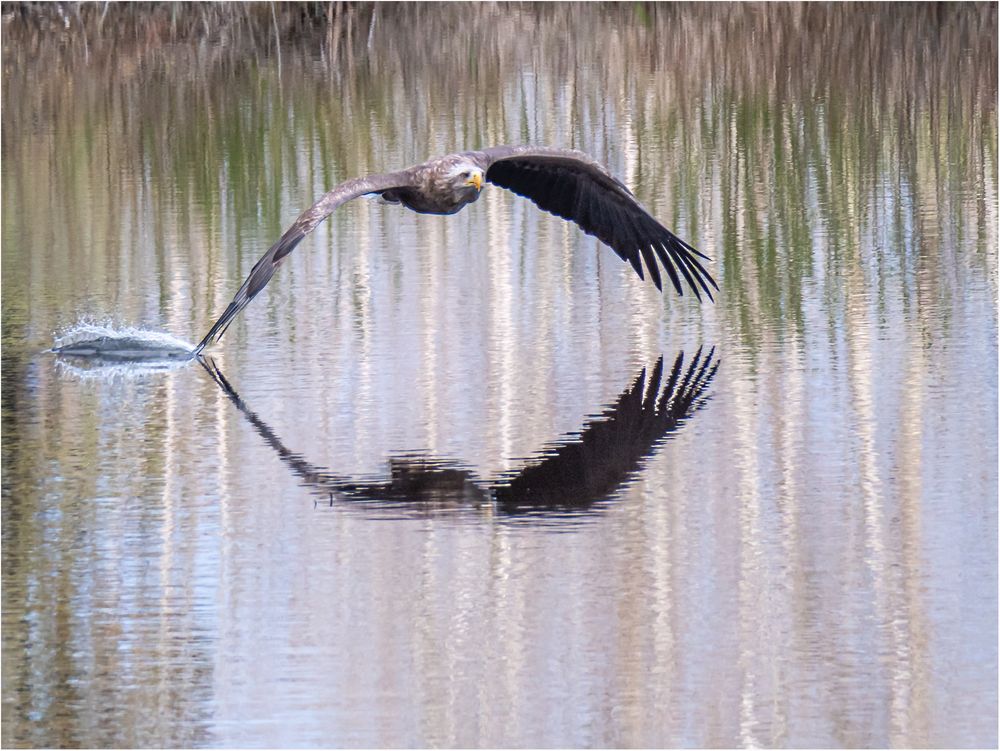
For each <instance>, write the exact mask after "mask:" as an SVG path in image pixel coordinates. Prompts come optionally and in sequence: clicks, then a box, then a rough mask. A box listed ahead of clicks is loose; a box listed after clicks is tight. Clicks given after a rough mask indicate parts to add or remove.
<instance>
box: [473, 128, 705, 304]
mask: <svg viewBox="0 0 1000 751" xmlns="http://www.w3.org/2000/svg"><path fill="white" fill-rule="evenodd" d="M473 153H475V154H476V155H477V156H478V155H482V156H481V157H480V158H478V159H477V161H479V162H480V165H481V166H482V167H483V169H485V170H486V179H487V181H489V182H491V183H493V184H494V185H499V186H500V187H501V188H507V189H508V190H511V191H513V192H514V193H517V194H518V195H522V196H524V197H525V198H530V199H531V200H532V201H534V202H535V203H536V204H537V205H538V206H539V207H540V208H542V209H544V210H545V211H548V212H551V213H553V214H555V215H556V216H559V217H562V218H563V219H569V220H570V221H572V222H575V223H576V224H577V225H579V226H580V228H581V229H582V230H583V231H584V232H586V233H587V234H589V235H594V236H595V237H596V238H598V239H599V240H600V241H601V242H603V243H604V244H605V245H607V246H608V247H610V248H611V249H612V250H614V251H615V253H617V254H618V255H619V257H621V259H622V260H624V261H628V262H629V263H630V264H632V268H633V269H635V272H636V273H637V274H638V275H639V278H640V279H642V278H644V277H643V272H642V263H641V262H640V257H641V259H642V260H643V261H645V262H646V269H647V270H648V271H649V276H650V277H651V278H652V280H653V283H654V284H655V285H656V287H657V289H663V285H662V282H661V280H660V269H659V266H658V265H657V260H659V264H660V265H662V266H663V268H664V270H665V271H666V272H667V275H668V276H669V277H670V281H671V282H672V283H673V285H674V289H676V290H677V293H678V294H681V295H683V294H684V290H683V288H682V287H681V280H680V277H679V276H678V274H677V272H678V271H680V273H681V275H683V277H684V279H685V280H686V281H687V283H688V285H689V286H690V287H691V289H692V291H693V292H694V294H695V297H697V298H698V299H699V300H700V299H701V291H704V292H705V294H706V295H708V298H709V299H713V298H712V289H711V288H712V287H714V288H715V289H718V288H719V287H718V285H717V284H716V283H715V280H714V279H713V278H712V275H711V274H709V273H708V272H707V271H706V270H705V267H704V266H702V265H701V262H700V261H699V260H698V259H699V258H704V259H706V260H707V259H708V257H707V256H704V255H702V254H701V253H699V252H698V251H697V250H695V249H694V248H692V247H691V246H690V245H688V244H687V243H686V242H684V241H683V240H681V239H680V238H679V237H677V236H676V235H675V234H673V233H672V232H671V231H670V230H668V229H667V228H666V227H664V226H663V225H662V224H660V223H659V222H658V221H657V220H656V219H655V218H654V217H653V216H652V215H651V214H650V213H649V212H648V211H646V209H644V208H643V206H642V204H641V203H639V202H638V201H637V200H636V198H635V196H633V195H632V192H631V191H630V190H629V189H628V188H626V187H625V186H624V185H623V184H622V183H621V182H620V181H619V180H618V179H616V178H615V177H613V176H612V175H611V174H610V173H609V172H608V171H607V170H606V169H605V168H604V167H603V166H602V165H601V164H600V163H598V162H595V161H594V160H593V159H591V158H590V157H588V156H587V155H586V154H584V153H582V152H580V151H572V150H568V149H551V148H545V147H532V146H497V147H495V148H491V149H485V150H483V151H479V152H473ZM483 157H485V158H483ZM699 288H700V290H699Z"/></svg>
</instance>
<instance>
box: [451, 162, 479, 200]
mask: <svg viewBox="0 0 1000 751" xmlns="http://www.w3.org/2000/svg"><path fill="white" fill-rule="evenodd" d="M448 179H449V182H450V183H451V189H452V191H454V193H455V194H456V195H457V196H461V198H462V199H463V201H465V202H466V203H471V202H472V201H475V200H476V199H477V198H479V191H481V190H482V189H483V182H484V180H485V175H484V174H483V170H482V168H480V167H478V166H477V165H475V164H473V163H472V162H468V161H464V160H463V161H461V162H458V163H456V164H455V166H454V167H452V168H451V170H449V172H448Z"/></svg>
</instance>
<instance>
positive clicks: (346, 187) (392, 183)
mask: <svg viewBox="0 0 1000 751" xmlns="http://www.w3.org/2000/svg"><path fill="white" fill-rule="evenodd" d="M411 184H412V176H411V172H410V171H409V170H404V171H402V172H389V173H386V174H384V175H374V176H372V177H359V178H355V179H353V180H347V181H346V182H343V183H341V184H340V185H338V186H337V187H336V188H334V189H333V190H331V191H330V192H329V193H327V194H325V195H324V196H323V197H322V198H320V199H319V200H318V201H316V203H314V204H313V205H312V206H310V207H309V208H308V209H306V211H304V212H303V213H302V215H301V216H300V217H299V218H298V219H296V220H295V223H294V224H292V226H291V227H289V228H288V229H287V230H286V231H285V234H283V235H282V236H281V237H280V238H278V241H277V242H276V243H275V244H274V245H272V246H271V247H270V248H269V249H268V251H267V253H265V254H264V255H263V256H262V257H261V259H260V260H259V261H257V263H255V264H254V267H253V269H252V270H251V271H250V275H249V276H248V277H247V278H246V281H244V282H243V286H242V287H240V288H239V291H238V292H237V293H236V296H235V297H234V298H233V301H232V302H231V303H229V307H227V308H226V311H225V312H224V313H223V314H222V315H221V316H220V317H219V320H218V321H216V322H215V324H214V325H213V326H212V328H211V329H210V330H209V332H208V333H207V334H206V335H205V338H204V339H202V340H201V342H200V343H199V344H198V346H197V347H195V349H194V354H196V355H197V354H198V353H199V352H201V351H202V350H203V349H205V347H207V346H208V345H209V344H211V343H212V342H213V341H218V340H219V339H221V338H222V335H223V334H224V333H226V328H227V327H228V326H229V324H230V323H232V321H233V319H234V318H235V317H236V316H237V315H238V314H239V312H240V311H241V310H243V308H245V307H246V306H247V305H248V304H249V303H250V301H251V300H252V299H253V298H254V297H256V295H257V293H258V292H260V291H261V290H262V289H264V287H266V286H267V283H268V282H269V281H270V280H271V277H272V276H274V272H275V271H276V270H277V269H278V266H280V265H281V262H282V261H283V260H284V259H285V257H286V256H287V255H288V254H289V253H291V252H292V251H293V250H295V246H296V245H298V244H299V242H301V240H302V238H304V237H305V236H306V235H308V234H309V233H310V232H312V231H313V230H314V229H315V228H316V225H318V224H319V223H320V222H322V221H323V220H324V219H326V218H327V217H328V216H330V214H331V213H333V210H334V209H336V208H337V207H338V206H340V205H341V204H344V203H347V202H348V201H350V200H352V199H354V198H359V197H360V196H364V195H368V194H371V193H381V192H382V191H385V190H389V189H390V188H404V187H409V186H410V185H411Z"/></svg>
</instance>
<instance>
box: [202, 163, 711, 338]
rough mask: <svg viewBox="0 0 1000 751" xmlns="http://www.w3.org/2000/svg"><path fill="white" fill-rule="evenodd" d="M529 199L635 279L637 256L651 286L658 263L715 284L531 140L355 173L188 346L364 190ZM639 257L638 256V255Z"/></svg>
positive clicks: (443, 200) (406, 196) (606, 193)
mask: <svg viewBox="0 0 1000 751" xmlns="http://www.w3.org/2000/svg"><path fill="white" fill-rule="evenodd" d="M484 181H486V182H491V183H493V184H494V185H499V186H500V187H501V188H507V189H508V190H512V191H514V192H515V193H517V194H519V195H522V196H524V197H525V198H530V199H531V200H532V201H534V202H535V203H536V204H538V206H539V207H541V208H542V209H544V210H545V211H549V212H551V213H553V214H555V215H556V216H561V217H562V218H563V219H569V220H571V221H573V222H576V223H577V224H578V225H579V226H580V227H581V228H582V229H583V231H584V232H586V233H588V234H590V235H594V236H595V237H597V238H598V239H600V240H601V242H603V243H605V244H607V245H609V246H610V247H611V249H612V250H614V251H615V253H617V254H618V255H619V256H620V257H621V258H622V260H625V261H628V262H629V263H630V264H632V268H633V269H635V271H636V273H637V274H638V275H639V277H640V278H644V277H643V270H642V261H644V262H645V264H646V270H647V271H648V272H649V276H650V277H651V278H652V280H653V283H654V284H655V285H656V286H657V288H659V289H662V282H661V279H660V268H659V266H663V269H664V271H666V273H667V276H669V277H670V281H671V283H672V284H673V286H674V289H676V290H677V292H678V294H683V288H682V286H681V277H683V279H684V280H685V281H686V282H687V284H688V286H689V287H690V288H691V290H692V291H693V292H694V294H695V296H696V297H697V298H698V299H699V300H700V299H701V292H704V293H705V294H706V295H708V297H709V299H712V290H711V287H715V289H718V285H717V284H716V283H715V280H714V279H712V276H711V274H709V273H708V272H707V271H706V270H705V267H704V266H702V265H701V262H700V261H699V260H698V259H699V258H703V259H706V260H708V257H707V256H704V255H702V254H701V253H699V252H698V251H697V250H695V249H694V248H692V247H691V246H690V245H688V244H687V243H686V242H684V241H683V240H681V239H680V238H679V237H677V236H676V235H674V234H673V233H672V232H670V231H669V230H668V229H666V228H665V227H664V226H663V225H662V224H660V223H659V222H658V221H656V219H654V218H653V217H652V216H651V215H650V213H649V212H648V211H646V209H644V208H643V207H642V204H640V203H639V202H638V201H637V200H636V198H635V196H633V195H632V192H631V191H630V190H629V189H628V188H626V187H625V186H624V185H623V184H622V182H621V181H620V180H618V179H617V178H615V177H613V176H612V175H611V174H610V173H609V172H608V171H607V170H606V169H605V168H604V167H603V166H602V165H600V164H599V163H597V162H595V161H594V160H593V159H591V158H590V157H588V156H587V155H586V154H583V153H581V152H579V151H571V150H565V149H551V148H544V147H532V146H497V147H494V148H492V149H484V150H483V151H465V152H462V153H461V154H449V155H447V156H442V157H438V158H436V159H432V160H430V161H429V162H425V163H424V164H418V165H416V166H414V167H410V168H408V169H404V170H401V171H399V172H389V173H386V174H384V175H373V176H371V177H359V178H355V179H353V180H348V181H347V182H343V183H341V184H340V185H338V186H337V187H336V188H334V189H333V190H331V191H330V192H329V193H327V194H326V195H324V196H323V197H322V198H320V199H319V200H318V201H317V202H316V203H314V204H313V205H312V206H310V207H309V209H307V210H306V211H305V213H303V214H302V216H300V217H299V218H298V219H296V220H295V223H294V224H293V225H292V226H291V227H289V228H288V230H287V231H286V232H285V234H283V235H282V236H281V237H280V238H279V239H278V241H277V242H276V243H275V244H274V245H272V246H271V248H270V250H268V251H267V253H265V254H264V257H263V258H261V259H260V260H259V261H257V263H256V264H255V265H254V267H253V270H252V271H251V272H250V276H248V277H247V279H246V281H245V282H243V286H242V287H240V289H239V291H238V292H237V293H236V297H234V298H233V301H232V302H231V303H230V304H229V307H228V308H226V311H225V312H224V313H223V314H222V317H221V318H219V320H218V321H216V322H215V325H214V326H212V329H211V330H210V331H209V332H208V334H207V335H206V336H205V338H204V339H203V340H202V341H201V343H200V344H199V345H198V346H197V348H196V349H195V354H197V353H198V352H201V350H202V349H204V348H205V347H206V346H207V345H208V344H210V343H211V342H212V341H215V340H218V339H221V338H222V335H223V333H225V330H226V327H227V326H228V325H229V324H230V322H232V320H233V318H235V317H236V315H237V314H238V313H239V312H240V311H241V310H243V308H245V307H246V306H247V304H248V303H249V302H250V301H251V300H252V299H253V298H254V297H255V296H256V295H257V293H258V292H260V291H261V290H262V289H264V287H265V286H266V285H267V283H268V281H270V279H271V277H272V276H273V275H274V272H275V270H276V269H277V268H278V266H280V265H281V262H282V261H283V260H284V259H285V257H286V256H287V255H288V254H289V253H291V252H292V250H294V248H295V246H296V245H298V244H299V241H300V240H302V238H303V237H305V236H306V235H308V234H309V233H310V232H312V230H313V229H315V227H316V225H317V224H319V223H320V222H321V221H323V220H324V219H326V217H328V216H329V215H330V214H331V213H332V212H333V210H334V209H336V208H337V207H338V206H340V205H341V204H343V203H347V202H348V201H350V200H352V199H354V198H359V197H360V196H365V195H378V196H381V198H382V199H384V200H385V201H388V202H389V203H399V204H402V205H403V206H406V207H407V208H408V209H412V210H413V211H417V212H420V213H421V214H454V213H455V212H456V211H459V210H460V209H461V208H462V207H463V206H465V204H467V203H472V202H473V201H475V200H476V199H477V198H479V192H480V191H481V190H482V187H483V182H484ZM640 259H641V261H640Z"/></svg>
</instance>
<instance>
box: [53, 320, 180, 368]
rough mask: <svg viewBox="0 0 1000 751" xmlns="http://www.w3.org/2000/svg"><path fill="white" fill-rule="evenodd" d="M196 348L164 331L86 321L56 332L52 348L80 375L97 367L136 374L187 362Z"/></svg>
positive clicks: (62, 361) (65, 363)
mask: <svg viewBox="0 0 1000 751" xmlns="http://www.w3.org/2000/svg"><path fill="white" fill-rule="evenodd" d="M193 350H194V348H193V346H192V345H191V344H190V343H188V342H185V341H184V340H182V339H178V338H177V337H175V336H173V335H171V334H168V333H166V332H163V331H152V330H149V329H143V328H137V327H135V326H118V325H115V324H113V323H110V322H105V323H94V322H91V321H82V322H78V323H76V324H74V325H73V326H71V327H69V328H68V329H66V330H64V331H62V332H60V333H58V334H56V335H55V336H54V341H53V347H52V349H51V350H50V351H51V352H53V353H55V354H56V355H57V356H59V358H60V364H62V365H64V366H65V367H68V368H69V369H70V370H71V371H72V372H74V373H76V374H78V375H82V374H83V373H85V372H90V373H93V372H94V371H96V370H100V371H102V372H103V373H104V374H105V375H107V374H109V373H110V371H115V372H116V373H122V374H130V375H134V374H137V373H142V372H149V371H151V370H164V369H171V368H175V367H180V366H183V365H185V364H187V363H188V362H190V361H191V360H192V359H193V357H194V351H193ZM70 362H72V365H69V363H70Z"/></svg>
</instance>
